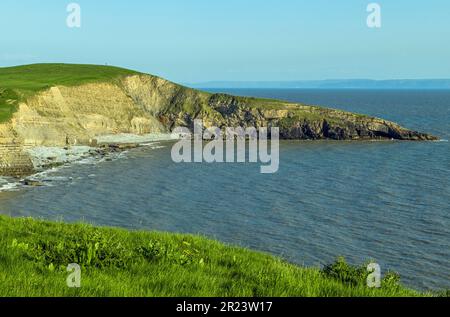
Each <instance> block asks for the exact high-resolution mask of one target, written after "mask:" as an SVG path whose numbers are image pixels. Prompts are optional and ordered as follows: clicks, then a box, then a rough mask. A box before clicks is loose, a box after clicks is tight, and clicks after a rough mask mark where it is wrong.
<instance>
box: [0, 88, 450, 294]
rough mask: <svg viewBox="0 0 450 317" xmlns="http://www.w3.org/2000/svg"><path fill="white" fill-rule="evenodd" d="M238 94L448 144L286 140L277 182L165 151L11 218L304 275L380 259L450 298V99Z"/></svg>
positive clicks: (28, 204)
mask: <svg viewBox="0 0 450 317" xmlns="http://www.w3.org/2000/svg"><path fill="white" fill-rule="evenodd" d="M227 92H230V93H234V94H240V95H252V96H261V97H269V98H279V99H286V100H290V101H301V102H306V103H310V104H317V105H327V106H329V107H334V108H341V109H345V110H349V111H354V112H359V113H365V114H370V115H375V116H379V117H383V118H386V119H389V120H393V121H396V122H399V123H400V124H402V125H404V126H406V127H408V128H412V129H416V130H420V131H424V132H429V133H433V134H435V135H437V136H439V137H441V138H442V139H443V140H444V141H441V142H423V143H418V142H417V143H416V142H390V141H387V142H332V141H317V142H308V141H304V142H302V141H297V142H295V141H289V142H287V141H286V142H281V145H280V170H279V172H278V173H276V174H273V175H268V174H264V175H263V174H260V173H259V164H175V163H173V162H172V161H171V158H170V149H171V143H161V144H160V145H162V146H163V147H145V148H141V149H137V150H132V151H130V152H128V153H126V154H124V155H122V157H121V158H119V159H116V160H113V161H110V162H103V163H99V164H91V163H89V162H86V163H85V164H75V165H73V166H71V167H65V168H62V169H59V170H54V171H51V172H49V173H47V174H46V175H45V177H44V178H45V180H46V182H45V183H46V185H47V186H45V187H39V188H22V189H20V190H18V191H12V192H2V193H0V212H1V213H3V214H8V215H12V216H33V217H41V218H45V219H51V220H55V219H58V220H61V219H63V220H65V221H80V220H83V221H87V222H91V223H95V224H99V225H113V226H120V227H125V228H132V229H142V228H144V229H152V230H162V231H172V232H187V233H200V234H204V235H207V236H209V237H212V238H217V239H219V240H221V241H224V242H228V243H232V244H238V245H241V246H245V247H250V248H253V249H257V250H262V251H267V252H270V253H272V254H276V255H280V256H282V257H284V258H285V259H287V260H289V261H292V262H295V263H299V264H304V265H317V266H319V265H324V264H327V263H329V262H332V261H333V260H334V259H335V258H336V257H337V256H340V255H342V256H345V257H346V258H347V259H348V260H349V261H350V262H352V263H355V264H359V263H362V262H365V261H366V260H370V259H374V260H376V261H377V262H378V263H379V264H380V265H381V268H382V270H384V271H386V270H388V269H390V270H394V271H398V272H399V273H400V274H401V276H402V280H403V282H404V283H405V284H406V285H408V286H410V287H414V288H416V289H422V290H425V289H443V288H450V266H449V263H450V187H449V182H450V145H449V143H448V141H445V140H448V139H449V138H450V124H449V119H450V91H352V90H345V91H330V90H230V91H227ZM3 181H4V180H3ZM0 185H1V184H0Z"/></svg>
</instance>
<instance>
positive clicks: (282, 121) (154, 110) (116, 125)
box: [0, 75, 436, 175]
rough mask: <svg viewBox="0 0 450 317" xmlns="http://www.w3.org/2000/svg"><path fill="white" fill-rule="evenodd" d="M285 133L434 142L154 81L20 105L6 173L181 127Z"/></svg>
mask: <svg viewBox="0 0 450 317" xmlns="http://www.w3.org/2000/svg"><path fill="white" fill-rule="evenodd" d="M195 119H202V120H203V121H204V126H205V127H210V126H218V127H222V128H223V127H227V126H229V127H237V126H242V127H249V126H253V127H256V128H259V127H272V126H276V127H279V128H280V136H281V138H283V139H335V140H358V139H359V140H360V139H401V140H434V139H436V138H435V137H433V136H430V135H427V134H423V133H419V132H415V131H410V130H407V129H405V128H402V127H400V126H399V125H397V124H395V123H392V122H389V121H385V120H382V119H377V118H371V117H367V116H363V115H357V114H353V113H349V112H344V111H339V110H332V109H326V108H320V107H314V106H307V105H301V104H292V103H287V102H281V101H274V100H262V99H255V98H244V97H233V96H229V95H223V94H209V93H205V92H201V91H197V90H194V89H189V88H186V87H182V86H179V85H176V84H174V83H171V82H169V81H166V80H164V79H161V78H158V77H155V76H150V75H133V76H128V77H124V78H123V79H122V80H120V81H117V82H111V83H91V84H84V85H80V86H72V87H66V86H55V87H51V88H49V89H47V90H45V91H42V92H40V93H38V94H36V95H34V96H32V97H30V98H28V99H27V100H26V101H24V102H21V103H19V105H18V110H17V112H16V113H15V114H14V116H13V118H12V120H11V121H10V122H8V123H4V124H0V174H8V175H20V174H27V173H29V172H30V171H31V170H32V168H33V166H32V164H31V160H30V157H29V155H28V154H27V152H26V149H28V148H31V147H34V146H43V145H44V146H65V145H67V144H71V145H73V144H79V145H95V139H96V137H97V136H100V135H107V134H115V133H133V134H147V133H154V132H169V131H171V130H172V129H173V128H175V127H176V126H185V127H188V128H192V127H193V121H194V120H195Z"/></svg>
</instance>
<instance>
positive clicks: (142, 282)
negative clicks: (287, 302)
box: [0, 216, 430, 297]
mask: <svg viewBox="0 0 450 317" xmlns="http://www.w3.org/2000/svg"><path fill="white" fill-rule="evenodd" d="M299 247H301V246H299ZM70 263H78V264H79V265H80V266H81V267H82V270H81V287H80V288H69V287H68V286H67V284H66V279H67V276H68V275H69V273H68V272H67V271H66V267H67V265H68V264H70ZM366 275H367V272H366V271H365V268H364V267H363V266H361V267H353V266H350V265H348V264H346V263H345V262H344V261H343V260H340V261H337V262H336V263H334V264H333V265H330V266H328V267H326V268H325V269H322V270H321V269H319V268H305V267H298V266H295V265H292V264H289V263H286V262H284V261H283V260H281V259H279V258H276V257H273V256H270V255H267V254H263V253H258V252H253V251H250V250H246V249H243V248H238V247H233V246H227V245H224V244H222V243H219V242H215V241H212V240H208V239H206V238H203V237H200V236H191V235H178V234H168V233H158V232H131V231H126V230H122V229H115V228H98V227H93V226H89V225H86V224H63V223H53V222H45V221H38V220H33V219H29V218H26V219H25V218H17V219H13V218H9V217H5V216H0V296H45V297H47V296H108V297H110V296H113V297H114V296H152V297H153V296H156V297H158V296H231V297H234V296H257V297H258V296H283V297H284V296H428V295H430V294H422V293H419V292H416V291H413V290H409V289H406V288H404V287H402V286H401V285H400V284H399V283H398V278H397V275H395V274H387V275H386V276H385V277H384V279H383V281H382V287H381V288H380V289H370V288H368V287H367V286H366V282H365V278H366Z"/></svg>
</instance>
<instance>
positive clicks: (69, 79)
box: [0, 64, 138, 123]
mask: <svg viewBox="0 0 450 317" xmlns="http://www.w3.org/2000/svg"><path fill="white" fill-rule="evenodd" d="M133 74H138V73H137V72H135V71H131V70H128V69H123V68H118V67H111V66H98V65H77V64H33V65H24V66H16V67H4V68H0V123H1V122H4V121H7V120H9V119H10V117H11V115H12V113H13V112H14V110H15V107H16V105H17V102H18V101H20V100H21V99H23V98H26V97H28V96H30V95H33V94H35V93H36V92H38V91H41V90H44V89H47V88H50V87H52V86H55V85H64V86H76V85H82V84H86V83H92V82H111V81H113V80H115V79H117V78H121V77H124V76H128V75H133Z"/></svg>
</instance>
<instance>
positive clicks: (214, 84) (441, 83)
mask: <svg viewBox="0 0 450 317" xmlns="http://www.w3.org/2000/svg"><path fill="white" fill-rule="evenodd" d="M187 86H189V87H192V88H220V89H222V88H278V89H295V88H303V89H450V79H392V80H371V79H329V80H300V81H240V82H239V81H210V82H203V83H196V84H187Z"/></svg>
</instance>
